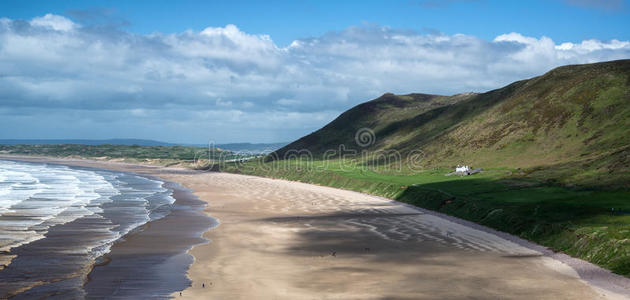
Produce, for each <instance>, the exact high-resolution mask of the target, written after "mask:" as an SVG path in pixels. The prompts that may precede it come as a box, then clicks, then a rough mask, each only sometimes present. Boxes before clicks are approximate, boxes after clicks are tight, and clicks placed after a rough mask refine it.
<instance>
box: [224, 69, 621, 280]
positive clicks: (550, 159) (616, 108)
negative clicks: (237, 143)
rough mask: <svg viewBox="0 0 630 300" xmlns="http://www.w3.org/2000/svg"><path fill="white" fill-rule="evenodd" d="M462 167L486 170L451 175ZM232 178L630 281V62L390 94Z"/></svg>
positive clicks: (238, 167)
mask: <svg viewBox="0 0 630 300" xmlns="http://www.w3.org/2000/svg"><path fill="white" fill-rule="evenodd" d="M365 129H369V130H368V133H370V134H372V133H373V135H372V136H371V137H370V138H371V139H368V140H362V139H361V137H360V135H359V134H358V133H359V132H361V131H362V130H365ZM340 145H343V146H342V148H343V149H344V150H354V151H355V152H354V154H352V151H346V153H343V151H339V150H338V149H340ZM331 150H332V152H331ZM347 153H351V154H350V155H346V154H347ZM418 153H420V154H421V156H418ZM458 164H466V165H472V166H474V167H480V168H483V170H484V171H483V172H482V173H479V174H475V175H472V176H463V177H460V176H444V175H445V174H446V173H449V172H452V171H453V168H454V167H455V165H458ZM224 170H226V171H229V172H239V173H245V174H252V175H259V176H268V177H275V178H284V179H289V180H298V181H303V182H310V183H315V184H321V185H328V186H333V187H339V188H345V189H350V190H355V191H360V192H366V193H371V194H375V195H380V196H385V197H388V198H392V199H396V200H399V201H403V202H407V203H411V204H414V205H417V206H420V207H424V208H428V209H432V210H436V211H440V212H443V213H447V214H450V215H453V216H457V217H460V218H463V219H467V220H470V221H474V222H477V223H480V224H483V225H486V226H489V227H492V228H495V229H498V230H501V231H505V232H509V233H512V234H515V235H518V236H521V237H523V238H526V239H529V240H532V241H534V242H537V243H539V244H542V245H545V246H548V247H550V248H552V249H554V250H557V251H563V252H565V253H567V254H570V255H572V256H575V257H580V258H583V259H586V260H588V261H591V262H593V263H596V264H598V265H601V266H603V267H606V268H608V269H610V270H612V271H614V272H616V273H619V274H623V275H626V276H630V60H622V61H612V62H605V63H597V64H589V65H578V66H566V67H561V68H557V69H554V70H552V71H550V72H549V73H547V74H545V75H543V76H539V77H535V78H532V79H528V80H523V81H518V82H515V83H513V84H510V85H508V86H506V87H503V88H500V89H497V90H493V91H490V92H487V93H483V94H472V93H469V94H459V95H455V96H436V95H424V94H410V95H403V96H397V95H393V94H385V95H383V96H382V97H380V98H378V99H375V100H372V101H369V102H366V103H363V104H360V105H358V106H356V107H354V108H352V109H350V110H348V111H346V112H345V113H343V114H341V115H340V116H339V117H338V118H337V119H335V120H334V121H332V122H331V123H329V124H328V125H326V126H325V127H323V128H322V129H320V130H318V131H316V132H313V133H311V134H310V135H307V136H305V137H303V138H301V139H299V140H297V141H295V142H293V143H291V144H289V145H287V146H286V147H284V148H282V149H280V150H278V151H276V152H274V153H272V154H271V155H269V156H267V157H266V158H265V159H264V160H258V161H250V162H246V163H244V164H232V165H227V166H224Z"/></svg>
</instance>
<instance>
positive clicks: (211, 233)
mask: <svg viewBox="0 0 630 300" xmlns="http://www.w3.org/2000/svg"><path fill="white" fill-rule="evenodd" d="M4 157H6V156H0V158H4ZM6 158H7V159H18V160H27V161H28V160H32V159H35V160H37V161H46V162H50V163H59V164H66V165H75V164H78V165H79V166H81V165H90V166H95V165H96V168H101V169H109V170H116V171H120V170H121V169H124V170H126V171H128V172H132V173H137V174H139V175H147V174H148V175H149V176H155V177H157V178H160V180H162V181H164V182H167V181H171V182H176V183H179V184H180V185H181V186H184V187H186V188H188V189H191V190H193V191H192V192H193V193H194V194H195V195H196V196H197V197H198V198H199V199H200V200H201V201H205V202H206V203H207V204H206V206H205V208H204V210H203V211H204V212H205V214H206V215H208V216H210V212H212V213H213V214H212V216H210V217H213V218H216V219H217V221H218V219H220V218H221V216H229V215H236V214H235V213H234V212H233V211H232V210H225V209H223V208H224V207H226V206H229V205H230V203H228V202H226V200H223V201H215V199H210V198H212V197H209V196H212V195H214V196H216V195H220V196H224V197H225V196H228V197H226V198H230V199H231V200H235V198H234V197H235V194H234V193H231V194H229V195H228V194H226V192H225V191H221V192H216V191H213V190H212V189H210V192H208V191H207V190H205V189H201V188H200V189H195V188H193V186H197V185H202V184H205V185H208V184H207V183H203V182H197V181H199V180H197V181H195V182H194V183H193V182H192V180H189V181H188V182H185V181H186V180H185V179H187V178H188V179H190V178H192V177H194V176H198V177H202V176H206V177H212V176H211V175H213V174H211V173H208V172H200V171H193V170H187V169H180V168H168V167H159V166H145V165H137V164H127V163H119V162H103V161H93V160H87V159H63V158H42V157H23V156H18V157H16V156H13V157H6ZM137 171H139V172H137ZM219 174H223V176H222V177H221V176H218V174H214V175H215V176H214V177H221V179H225V178H228V179H229V180H231V179H233V178H235V179H234V180H235V181H238V182H239V183H242V182H245V181H247V180H251V181H263V182H265V184H276V185H278V187H280V186H281V187H290V188H294V189H304V190H308V191H310V190H316V191H318V192H322V193H330V194H343V196H344V197H355V198H356V199H363V198H369V199H370V201H374V203H376V204H372V205H381V204H378V202H381V203H382V205H386V206H396V207H397V209H403V210H407V211H413V212H418V213H420V214H423V215H427V216H433V217H436V218H439V219H442V220H444V221H447V222H451V223H454V224H458V225H459V226H463V227H466V228H469V229H470V230H476V231H480V232H484V233H486V234H489V235H494V236H496V237H498V238H500V239H502V240H504V241H507V242H509V243H514V244H515V245H518V246H519V247H522V248H526V249H529V250H532V251H535V252H537V253H539V255H540V256H541V257H544V258H545V260H541V261H540V262H538V263H542V264H546V266H545V267H546V268H549V269H553V270H555V271H557V272H558V273H561V274H563V275H565V276H567V278H573V279H575V280H577V281H579V282H582V283H584V285H586V286H588V287H589V288H592V289H593V290H594V291H596V292H597V294H600V295H603V297H604V298H607V299H624V298H626V297H628V296H627V295H629V294H630V293H629V292H628V291H629V290H630V284H629V282H630V280H629V279H628V278H625V277H623V276H620V275H616V274H613V273H612V272H610V271H608V270H605V269H602V268H600V267H598V266H595V265H592V264H590V263H588V262H586V261H583V260H579V259H576V258H572V257H570V256H567V255H564V254H561V253H554V252H552V251H551V250H549V249H547V248H546V247H543V246H540V245H537V244H534V243H532V242H529V241H526V240H523V239H521V238H519V237H516V236H512V235H509V234H507V233H503V232H498V231H496V230H493V229H490V228H487V227H485V226H482V225H479V224H476V223H472V222H469V221H465V220H461V219H458V218H455V217H451V216H448V215H444V214H441V213H438V212H434V211H430V210H426V209H422V208H418V207H415V206H411V205H409V204H405V203H400V202H397V201H395V200H392V199H387V198H383V197H378V196H373V195H368V194H362V193H359V192H354V191H348V190H342V189H337V188H332V187H326V186H319V185H311V184H306V183H301V182H293V181H287V180H283V179H271V178H265V177H256V176H250V175H235V174H225V173H219ZM178 176H179V177H178ZM184 177H185V178H184ZM228 179H226V180H228ZM265 200H266V199H265ZM294 201H296V200H294ZM248 205H250V204H248ZM274 205H275V204H274ZM344 205H345V204H344ZM347 205H353V204H352V203H350V204H347ZM274 208H275V209H281V210H282V209H283V208H280V207H274ZM324 210H325V209H324ZM307 211H308V210H307ZM309 212H310V211H309ZM325 212H328V211H325ZM319 214H321V212H319V211H318V214H315V215H313V216H310V215H306V214H305V215H303V216H302V215H299V214H297V215H296V214H292V217H293V218H297V220H301V219H307V220H308V219H309V218H316V217H317V215H319ZM275 215H277V213H275V212H271V213H270V212H265V213H258V214H252V216H253V217H254V218H248V217H252V216H248V217H246V218H244V220H245V221H248V222H260V221H259V220H264V221H266V220H265V218H267V219H269V218H270V217H275V218H276V220H275V221H273V222H276V223H281V222H285V221H286V220H284V219H277V218H278V217H277V216H275ZM261 217H265V218H262V219H261ZM239 218H242V216H239ZM225 221H226V222H227V223H226V226H224V225H222V227H231V226H232V224H231V223H235V222H234V220H230V219H228V218H226V219H225ZM294 221H295V220H291V221H290V222H294ZM236 223H238V220H237V222H236ZM237 225H238V224H237ZM363 225H365V224H363ZM449 226H450V225H449ZM302 227H303V226H302ZM213 228H216V226H215V227H212V228H210V229H208V230H207V231H205V232H204V233H202V237H203V238H205V239H206V240H209V242H207V243H204V244H197V245H194V246H192V247H191V248H190V249H188V250H187V251H186V253H189V254H190V255H191V256H192V257H193V262H192V264H191V265H190V268H189V269H188V272H187V274H188V277H189V278H190V280H191V281H192V286H191V287H189V288H188V289H186V290H184V291H183V295H184V296H191V297H193V298H195V297H196V298H203V296H202V295H204V294H203V293H201V292H203V291H207V290H204V289H206V288H200V287H198V286H197V285H199V284H198V283H199V282H200V281H201V282H202V283H204V284H206V283H208V284H209V285H210V286H212V287H216V286H217V285H216V284H217V283H214V284H213V282H212V281H207V280H208V276H203V274H200V270H198V269H199V267H200V266H203V267H208V266H209V262H215V263H216V264H221V262H220V261H218V258H217V256H222V254H223V253H222V246H221V244H222V243H224V239H222V237H224V235H220V234H219V233H220V231H219V230H212V229H213ZM275 229H277V228H275ZM300 230H304V228H300ZM306 230H308V228H307V229H306ZM280 235H284V236H285V237H286V236H287V234H286V233H281V234H280ZM288 235H291V234H288ZM446 235H447V236H448V233H447V234H446ZM217 236H218V237H217ZM392 243H395V242H392ZM432 247H433V246H432ZM510 247H512V246H509V247H508V248H510ZM112 248H113V247H112ZM510 249H511V248H510ZM528 255H532V254H528ZM533 256H536V255H533ZM522 257H525V256H522ZM320 258H321V257H320ZM206 272H211V271H206ZM206 275H207V274H206ZM217 280H219V281H223V280H221V279H217ZM207 288H208V289H209V288H210V287H207ZM287 289H288V288H287ZM230 291H231V292H234V290H230ZM223 295H231V294H230V293H223ZM271 295H276V294H269V295H268V296H271ZM171 296H173V297H178V296H179V293H178V292H176V293H173V294H171ZM263 298H264V297H263ZM281 298H282V297H281Z"/></svg>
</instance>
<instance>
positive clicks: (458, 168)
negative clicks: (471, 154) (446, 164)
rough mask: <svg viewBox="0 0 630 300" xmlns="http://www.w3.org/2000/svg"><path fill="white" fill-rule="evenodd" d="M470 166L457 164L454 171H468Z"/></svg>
mask: <svg viewBox="0 0 630 300" xmlns="http://www.w3.org/2000/svg"><path fill="white" fill-rule="evenodd" d="M470 171H471V168H470V167H469V166H457V167H456V168H455V172H461V173H466V172H470Z"/></svg>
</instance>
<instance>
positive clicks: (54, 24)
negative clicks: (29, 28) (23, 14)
mask: <svg viewBox="0 0 630 300" xmlns="http://www.w3.org/2000/svg"><path fill="white" fill-rule="evenodd" d="M30 24H31V25H33V26H40V27H48V28H51V29H53V30H59V31H70V30H72V29H75V28H76V27H77V25H76V24H75V23H74V22H72V21H71V20H69V19H67V18H65V17H62V16H58V15H52V14H46V15H45V16H43V17H36V18H33V19H32V20H31V22H30Z"/></svg>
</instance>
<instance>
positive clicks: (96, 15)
mask: <svg viewBox="0 0 630 300" xmlns="http://www.w3.org/2000/svg"><path fill="white" fill-rule="evenodd" d="M628 58H630V2H629V1H626V0H600V1H597V0H546V1H492V0H460V1H457V0H444V1H438V0H416V1H413V0H404V1H299V0H298V1H86V0H82V1H11V0H6V1H1V2H0V139H18V138H26V139H46V138H49V139H64V138H67V139H70V138H72V139H108V138H143V139H155V140H160V141H166V142H176V143H194V144H204V143H207V142H210V141H211V142H216V143H228V142H289V141H292V140H294V139H297V138H299V137H301V136H303V135H305V134H308V133H310V132H312V131H314V130H317V129H318V128H320V127H321V126H323V125H325V124H326V123H328V122H330V121H331V120H333V119H334V118H335V117H336V116H338V115H339V114H340V113H342V112H343V111H345V110H347V109H349V108H351V107H352V106H354V105H357V104H359V103H361V102H365V101H368V100H370V99H374V98H376V97H378V96H380V95H382V94H384V93H386V92H393V93H396V94H406V93H413V92H421V93H431V94H444V95H451V94H456V93H462V92H470V91H473V92H485V91H489V90H492V89H495V88H500V87H502V86H504V85H506V84H509V83H511V82H513V81H516V80H521V79H525V78H531V77H533V76H537V75H541V74H543V73H545V72H547V71H549V70H551V69H553V68H554V67H557V66H561V65H566V64H579V63H592V62H598V61H607V60H615V59H628Z"/></svg>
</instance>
